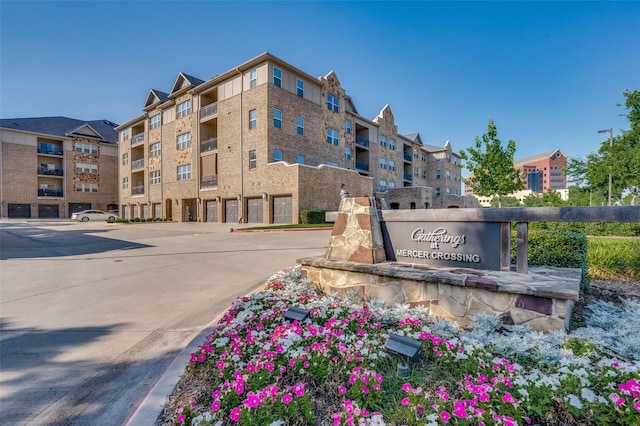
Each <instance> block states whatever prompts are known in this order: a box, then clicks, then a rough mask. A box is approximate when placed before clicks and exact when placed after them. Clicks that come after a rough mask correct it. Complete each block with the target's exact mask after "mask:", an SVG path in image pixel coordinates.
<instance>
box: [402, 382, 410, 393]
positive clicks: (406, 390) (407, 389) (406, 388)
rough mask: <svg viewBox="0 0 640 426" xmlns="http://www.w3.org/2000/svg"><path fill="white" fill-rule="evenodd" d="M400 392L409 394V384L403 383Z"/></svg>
mask: <svg viewBox="0 0 640 426" xmlns="http://www.w3.org/2000/svg"><path fill="white" fill-rule="evenodd" d="M402 390H403V391H405V392H409V391H410V390H411V383H405V384H404V385H402Z"/></svg>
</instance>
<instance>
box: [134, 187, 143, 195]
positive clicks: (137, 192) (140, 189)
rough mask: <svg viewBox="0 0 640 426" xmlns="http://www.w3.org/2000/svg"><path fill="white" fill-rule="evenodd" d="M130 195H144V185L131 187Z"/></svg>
mask: <svg viewBox="0 0 640 426" xmlns="http://www.w3.org/2000/svg"><path fill="white" fill-rule="evenodd" d="M131 195H144V185H138V186H133V187H131Z"/></svg>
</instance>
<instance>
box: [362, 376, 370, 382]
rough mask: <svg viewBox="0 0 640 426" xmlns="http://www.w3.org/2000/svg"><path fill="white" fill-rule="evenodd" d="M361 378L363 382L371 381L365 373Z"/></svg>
mask: <svg viewBox="0 0 640 426" xmlns="http://www.w3.org/2000/svg"><path fill="white" fill-rule="evenodd" d="M360 380H362V382H363V383H367V382H368V381H369V377H368V376H365V375H363V376H361V377H360Z"/></svg>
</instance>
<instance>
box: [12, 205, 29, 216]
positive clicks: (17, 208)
mask: <svg viewBox="0 0 640 426" xmlns="http://www.w3.org/2000/svg"><path fill="white" fill-rule="evenodd" d="M7 215H8V216H9V217H14V218H26V217H31V205H29V204H9V206H8V208H7Z"/></svg>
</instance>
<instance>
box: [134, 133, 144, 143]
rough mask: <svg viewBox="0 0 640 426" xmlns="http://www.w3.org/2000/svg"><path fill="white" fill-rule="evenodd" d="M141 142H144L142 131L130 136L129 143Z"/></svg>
mask: <svg viewBox="0 0 640 426" xmlns="http://www.w3.org/2000/svg"><path fill="white" fill-rule="evenodd" d="M141 142H144V133H138V134H137V135H135V136H134V137H132V138H131V145H137V144H139V143H141Z"/></svg>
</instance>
